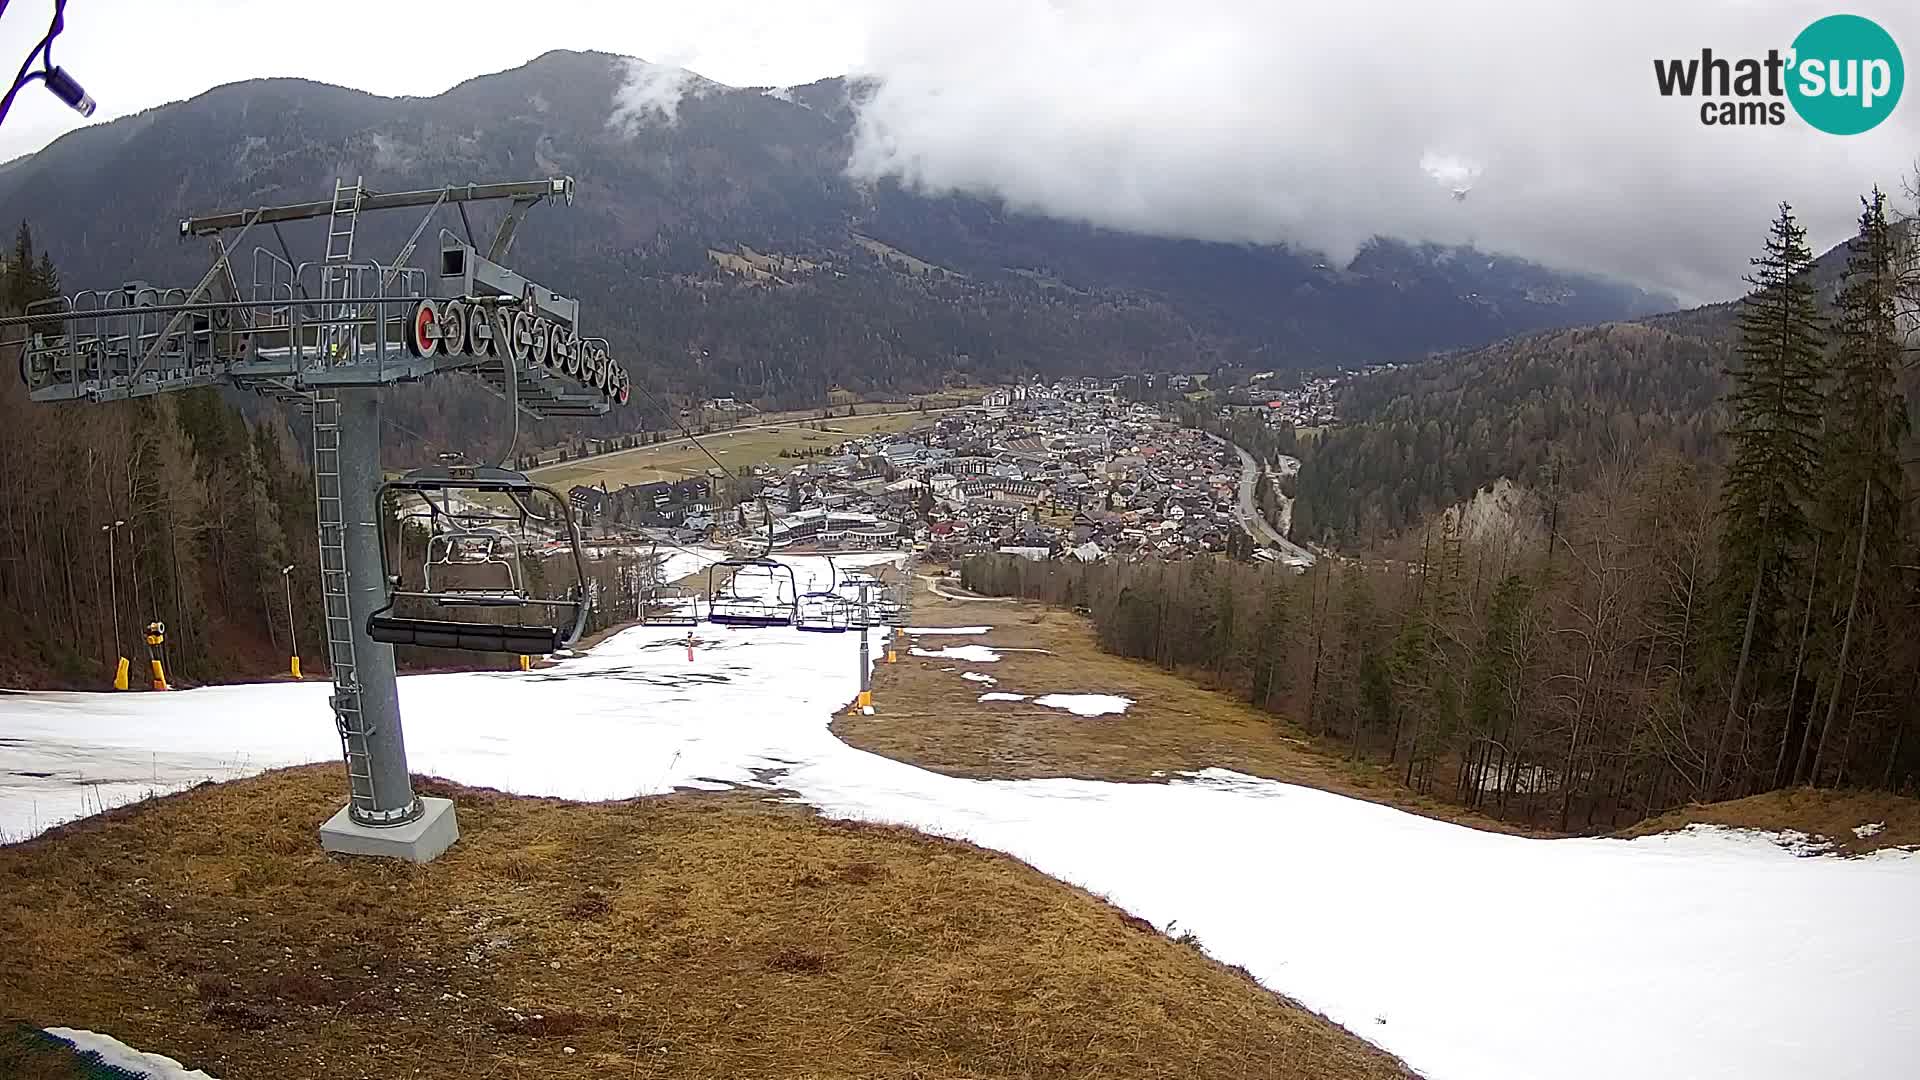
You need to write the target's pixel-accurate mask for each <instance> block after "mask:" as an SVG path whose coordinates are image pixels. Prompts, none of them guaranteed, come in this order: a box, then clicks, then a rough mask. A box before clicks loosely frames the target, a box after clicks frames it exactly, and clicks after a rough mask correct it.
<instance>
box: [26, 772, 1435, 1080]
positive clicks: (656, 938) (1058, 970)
mask: <svg viewBox="0 0 1920 1080" xmlns="http://www.w3.org/2000/svg"><path fill="white" fill-rule="evenodd" d="M341 785H342V779H341V777H340V775H339V769H338V767H337V766H309V767H303V768H298V769H292V770H286V771H281V772H275V773H267V774H264V775H262V776H258V777H255V778H252V779H248V780H241V781H237V782H234V783H229V784H219V785H205V786H202V787H200V788H196V789H193V790H190V791H187V792H184V793H182V794H180V795H177V796H172V797H169V798H165V799H160V800H155V801H151V802H147V803H143V804H139V805H136V806H131V807H126V808H123V809H120V810H115V811H111V812H109V813H107V814H105V815H101V816H97V817H94V818H90V819H87V820H85V821H83V822H79V823H76V824H74V825H71V826H67V827H65V828H62V829H59V830H56V831H55V832H52V833H49V834H47V835H45V836H42V837H40V838H38V839H36V840H33V841H29V842H27V843H24V844H20V845H16V846H13V847H9V848H0V893H4V894H5V895H6V896H7V897H8V904H7V905H6V906H5V907H4V908H0V940H4V941H5V942H7V945H8V947H7V948H6V949H3V950H0V1020H5V1019H7V1018H9V1017H12V1018H17V1019H21V1020H24V1021H26V1022H28V1023H30V1024H34V1025H39V1026H52V1025H60V1026H66V1027H79V1028H85V1029H91V1030H97V1031H105V1032H110V1033H112V1034H114V1035H115V1036H117V1037H119V1038H120V1039H122V1040H123V1041H125V1042H127V1043H128V1044H130V1045H132V1046H135V1047H138V1048H140V1049H142V1050H145V1051H148V1052H153V1053H162V1054H166V1055H168V1056H170V1057H174V1058H177V1059H179V1060H181V1061H182V1062H183V1063H185V1064H186V1065H187V1066H189V1067H193V1068H202V1069H205V1070H207V1071H208V1072H209V1073H211V1074H212V1075H214V1076H216V1077H220V1078H222V1080H253V1078H262V1080H265V1078H276V1080H277V1078H281V1077H306V1076H317V1075H321V1074H323V1073H324V1074H325V1075H339V1076H383V1077H399V1076H452V1075H459V1076H472V1077H543V1078H544V1077H562V1078H565V1077H580V1078H589V1077H590V1078H594V1080H599V1078H602V1077H620V1078H627V1077H665V1076H672V1077H689V1078H715V1080H718V1078H722V1077H725V1078H734V1077H795V1078H799V1077H808V1078H822V1080H824V1078H848V1080H851V1078H856V1077H858V1078H866V1077H876V1076H894V1077H929V1078H931V1077H963V1076H964V1077H1021V1078H1046V1077H1058V1078H1068V1077H1073V1078H1078V1077H1100V1076H1105V1077H1146V1076H1153V1077H1186V1076H1191V1077H1228V1076H1231V1077H1254V1076H1258V1077H1298V1078H1302V1080H1305V1078H1309V1077H1312V1078H1332V1080H1370V1078H1385V1077H1404V1076H1410V1075H1411V1074H1410V1073H1408V1072H1407V1071H1406V1070H1405V1069H1404V1068H1403V1067H1402V1066H1401V1065H1400V1064H1399V1063H1398V1062H1397V1061H1395V1060H1394V1059H1393V1058H1391V1057H1389V1056H1388V1055H1387V1054H1385V1053H1382V1052H1381V1051H1378V1050H1375V1049H1373V1048H1371V1047H1369V1046H1367V1045H1366V1044H1365V1043H1364V1042H1362V1041H1361V1040H1360V1039H1358V1038H1356V1037H1354V1036H1352V1035H1350V1034H1348V1033H1347V1032H1344V1031H1342V1030H1340V1029H1339V1028H1337V1027H1335V1026H1334V1025H1333V1024H1331V1023H1329V1022H1327V1021H1325V1020H1323V1019H1321V1018H1320V1017H1318V1016H1315V1015H1313V1014H1311V1013H1309V1012H1306V1011H1305V1010H1303V1009H1301V1008H1299V1007H1297V1006H1295V1005H1293V1004H1292V1003H1290V1002H1288V1001H1286V1000H1285V999H1283V998H1281V997H1278V996H1275V995H1273V994H1270V993H1268V992H1267V991H1265V990H1263V989H1261V988H1260V987H1259V986H1258V985H1257V984H1255V983H1254V982H1253V981H1252V980H1251V979H1250V978H1248V977H1246V975H1245V974H1244V973H1241V972H1237V971H1235V970H1233V969H1230V968H1228V967H1226V966H1224V965H1222V964H1219V963H1217V962H1215V961H1213V960H1210V959H1208V958H1207V957H1206V956H1205V955H1204V954H1202V953H1201V952H1200V951H1199V950H1198V949H1195V948H1193V947H1192V946H1190V945H1187V944H1183V943H1180V942H1178V941H1175V940H1172V939H1169V938H1168V937H1166V936H1163V935H1161V934H1160V933H1158V932H1156V931H1155V930H1154V929H1153V927H1151V926H1149V925H1148V924H1146V923H1145V922H1142V921H1141V920H1139V919H1135V918H1131V917H1129V916H1126V915H1125V914H1123V913H1121V912H1120V911H1118V910H1116V909H1114V908H1113V907H1111V906H1109V905H1107V904H1105V903H1102V902H1101V901H1099V900H1096V899H1094V898H1093V897H1091V896H1089V895H1088V894H1086V893H1085V892H1083V891H1081V890H1078V889H1075V888H1072V887H1070V886H1067V885H1064V884H1061V883H1059V882H1057V881H1054V880H1052V879H1050V878H1048V877H1046V876H1044V875H1042V874H1041V873H1039V872H1038V871H1036V870H1034V869H1032V868H1030V867H1028V866H1026V865H1024V864H1022V863H1020V862H1018V861H1016V860H1014V859H1012V858H1009V857H1007V856H1004V855H999V854H995V853H991V852H987V851H984V850H982V849H979V848H976V847H973V846H971V845H968V844H963V843H958V842H954V841H949V840H941V839H935V838H931V837H928V836H925V835H921V834H919V833H915V832H911V831H908V830H905V829H898V828H888V827H882V826H875V825H861V824H849V823H842V822H833V821H828V820H825V819H822V818H820V817H818V816H816V815H815V814H813V813H812V812H811V811H809V810H806V809H804V808H800V807H795V806H789V805H782V804H777V803H771V802H767V801H764V799H763V798H755V797H749V796H746V795H742V794H700V795H672V796H664V797H658V798H653V799H647V800H640V801H628V802H614V803H600V804H593V805H581V804H571V803H563V802H559V801H556V800H550V799H536V798H522V797H515V796H509V795H504V794H501V793H499V792H495V791H490V790H485V789H477V788H465V787H459V786H456V785H451V784H447V783H443V782H432V781H429V782H427V783H426V784H425V785H424V786H425V787H426V788H427V789H428V790H430V791H431V792H433V793H435V794H441V795H446V796H450V797H452V798H453V799H454V800H455V801H456V802H457V804H458V809H459V814H460V817H461V825H462V827H463V832H464V834H465V835H464V836H463V837H462V839H461V841H460V843H459V844H457V845H456V846H455V847H454V848H453V849H452V850H450V851H449V852H448V853H447V854H446V855H444V856H442V857H441V858H440V859H439V860H437V861H435V862H433V863H432V864H429V865H427V866H413V865H410V864H404V863H392V862H384V861H377V860H369V859H343V858H332V857H328V856H326V855H323V854H322V853H321V852H320V851H318V850H317V848H316V846H315V844H314V837H313V823H314V822H316V821H318V820H320V819H321V818H323V817H324V816H325V815H326V814H327V813H329V812H330V811H331V810H332V809H334V805H335V803H336V802H337V801H338V798H339V792H340V790H341ZM3 1053H4V1048H0V1054H3ZM42 1056H43V1057H44V1055H42ZM5 1060H6V1059H5V1058H4V1057H0V1062H4V1061H5ZM23 1062H24V1059H23ZM321 1063H324V1066H325V1067H324V1069H323V1070H320V1071H318V1072H316V1070H317V1069H319V1067H320V1064H321ZM36 1067H45V1068H46V1069H47V1071H45V1072H44V1073H39V1072H37V1073H36V1075H45V1076H49V1077H53V1076H66V1075H79V1074H66V1073H62V1072H59V1071H55V1070H54V1069H53V1068H52V1067H50V1066H48V1063H47V1062H46V1061H44V1060H41V1061H39V1062H37V1063H36Z"/></svg>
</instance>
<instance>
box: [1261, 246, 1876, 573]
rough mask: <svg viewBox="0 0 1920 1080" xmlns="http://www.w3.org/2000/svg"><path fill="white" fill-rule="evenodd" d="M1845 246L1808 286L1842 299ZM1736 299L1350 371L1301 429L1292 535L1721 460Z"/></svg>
mask: <svg viewBox="0 0 1920 1080" xmlns="http://www.w3.org/2000/svg"><path fill="white" fill-rule="evenodd" d="M1846 257H1847V248H1846V245H1844V244H1843V245H1840V246H1839V247H1836V248H1834V249H1833V250H1831V251H1829V252H1827V253H1826V254H1825V255H1823V256H1822V257H1821V258H1819V259H1818V260H1816V261H1815V262H1814V264H1813V266H1812V267H1811V269H1810V270H1809V277H1808V280H1809V283H1810V285H1811V286H1812V287H1813V288H1814V290H1815V292H1816V294H1817V295H1818V297H1819V298H1820V302H1821V304H1822V305H1823V307H1824V308H1825V309H1827V310H1829V311H1831V310H1832V308H1833V304H1834V300H1835V297H1836V295H1837V290H1838V287H1839V281H1840V276H1841V273H1842V271H1843V270H1844V268H1845V265H1846ZM1738 311H1739V304H1738V303H1737V302H1736V303H1724V304H1711V305H1708V306H1705V307H1700V308H1695V309H1692V310H1689V311H1678V312H1671V313H1667V314H1662V315H1656V316H1652V317H1648V318H1644V319H1640V320H1636V321H1632V322H1610V323H1602V324H1599V325H1595V326H1581V327H1570V328H1565V329H1557V330H1550V331H1546V332H1543V333H1537V334H1527V335H1524V336H1521V337H1517V338H1513V339H1510V340H1506V341H1498V342H1494V343H1493V344H1490V345H1486V346H1483V347H1480V348H1475V349H1467V350H1462V351H1459V352H1456V353H1453V354H1450V355H1447V356H1442V357H1437V358H1435V359H1434V360H1432V361H1430V362H1428V363H1425V364H1415V365H1406V366H1402V367H1397V368H1394V369H1392V370H1389V371H1382V372H1378V373H1375V374H1372V375H1368V376H1365V377H1362V378H1356V379H1354V380H1352V381H1351V382H1349V383H1348V384H1347V385H1346V387H1345V388H1344V390H1343V391H1342V394H1341V400H1340V417H1341V422H1340V423H1339V424H1338V425H1336V426H1333V427H1330V428H1328V429H1327V430H1325V431H1323V432H1320V433H1319V434H1318V435H1317V436H1315V437H1312V438H1304V439H1301V440H1300V441H1299V446H1300V447H1301V448H1302V451H1303V453H1304V456H1305V458H1306V461H1305V464H1304V465H1303V467H1302V469H1301V472H1300V476H1299V478H1298V480H1297V495H1298V501H1297V502H1296V503H1295V504H1294V509H1293V530H1294V536H1295V537H1296V538H1297V539H1300V540H1303V541H1313V542H1318V543H1325V544H1332V545H1335V546H1351V545H1355V544H1361V543H1369V542H1373V541H1377V540H1381V539H1384V538H1388V537H1391V536H1393V535H1396V534H1400V533H1403V532H1404V531H1406V530H1408V529H1410V528H1412V527H1414V526H1416V525H1419V524H1421V523H1423V522H1426V521H1428V520H1429V519H1430V518H1431V517H1432V516H1433V515H1434V514H1436V513H1438V512H1439V511H1441V510H1443V509H1445V508H1446V507H1449V506H1454V505H1457V504H1459V503H1461V502H1463V501H1465V500H1467V499H1470V498H1471V497H1472V496H1473V494H1474V492H1476V491H1478V490H1480V489H1482V488H1484V487H1486V486H1487V485H1489V484H1492V483H1493V482H1494V481H1496V480H1498V479H1500V478H1502V477H1506V478H1508V479H1511V480H1513V481H1514V482H1516V483H1519V484H1521V485H1523V486H1528V487H1534V488H1540V489H1553V490H1569V489H1574V488H1578V487H1581V486H1584V485H1585V484H1587V483H1589V482H1591V481H1592V479H1593V478H1594V477H1595V476H1596V475H1598V473H1599V471H1600V469H1601V468H1602V467H1603V466H1604V465H1606V464H1607V463H1608V462H1609V461H1617V460H1623V459H1632V458H1637V457H1641V456H1644V455H1646V454H1649V453H1654V452H1663V451H1664V452H1672V453H1675V454H1678V455H1679V456H1680V457H1682V458H1686V459H1689V460H1704V461H1708V462H1712V461H1716V460H1717V459H1718V456H1719V453H1720V445H1719V442H1718V433H1719V432H1720V430H1721V428H1722V427H1724V426H1725V422H1726V417H1725V415H1724V410H1723V409H1722V408H1721V407H1720V398H1721V395H1722V394H1723V392H1724V391H1725V389H1726V386H1727V381H1726V372H1727V369H1728V367H1729V366H1730V365H1731V364H1732V363H1733V362H1734V345H1735V339H1736V337H1737V330H1738V326H1737V317H1738Z"/></svg>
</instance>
